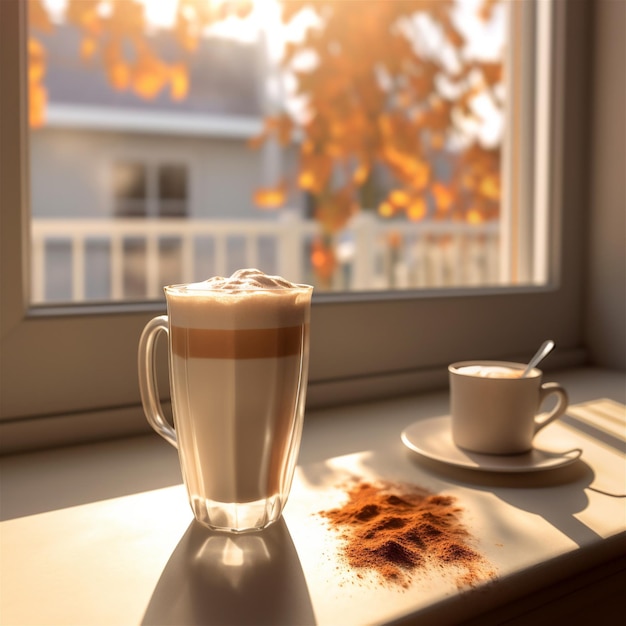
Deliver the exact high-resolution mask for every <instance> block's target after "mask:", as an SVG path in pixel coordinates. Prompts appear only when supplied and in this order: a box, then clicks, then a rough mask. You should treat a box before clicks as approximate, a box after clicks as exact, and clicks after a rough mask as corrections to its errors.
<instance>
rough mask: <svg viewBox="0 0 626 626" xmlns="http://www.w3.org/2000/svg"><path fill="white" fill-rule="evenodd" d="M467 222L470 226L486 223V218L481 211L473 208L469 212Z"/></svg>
mask: <svg viewBox="0 0 626 626" xmlns="http://www.w3.org/2000/svg"><path fill="white" fill-rule="evenodd" d="M467 221H468V222H469V223H470V224H480V223H482V222H484V221H485V218H484V217H483V214H482V211H481V210H480V209H478V208H475V207H473V208H471V209H470V210H469V211H468V212H467Z"/></svg>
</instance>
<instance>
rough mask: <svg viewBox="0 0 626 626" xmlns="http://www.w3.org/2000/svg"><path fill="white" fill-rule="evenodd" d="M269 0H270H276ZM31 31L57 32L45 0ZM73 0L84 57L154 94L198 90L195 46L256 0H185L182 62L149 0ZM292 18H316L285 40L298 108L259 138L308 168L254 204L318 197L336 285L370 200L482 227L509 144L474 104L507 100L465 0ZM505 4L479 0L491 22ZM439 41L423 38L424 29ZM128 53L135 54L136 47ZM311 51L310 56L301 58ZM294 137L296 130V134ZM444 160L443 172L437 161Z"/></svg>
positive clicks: (291, 4)
mask: <svg viewBox="0 0 626 626" xmlns="http://www.w3.org/2000/svg"><path fill="white" fill-rule="evenodd" d="M265 1H267V0H265ZM29 4H30V16H31V17H30V22H31V26H32V28H33V30H34V31H35V32H36V31H37V30H50V29H51V28H53V26H52V24H51V22H50V20H49V18H48V16H47V14H46V11H45V9H44V6H43V5H42V4H41V0H30V2H29ZM104 4H106V5H107V6H108V10H107V11H103V10H102V5H103V3H102V2H101V0H68V4H67V9H66V20H67V21H68V22H69V23H71V24H74V25H76V26H78V27H79V28H80V29H81V32H82V33H83V38H82V43H81V46H80V50H79V51H78V53H79V54H80V55H81V56H82V57H83V58H85V59H94V58H99V59H100V60H101V61H102V63H101V67H102V69H103V71H104V72H106V75H107V77H108V80H109V83H110V84H111V86H112V88H114V89H120V90H126V89H128V90H132V91H133V92H134V93H136V94H137V95H138V96H140V97H143V98H153V97H155V96H156V95H158V94H159V93H161V92H162V91H163V90H165V89H167V90H169V93H170V95H171V97H172V98H173V99H183V98H185V97H186V94H187V92H188V89H189V77H188V73H187V63H188V55H190V54H193V53H194V50H195V49H196V47H197V45H198V41H199V38H200V37H201V36H202V33H203V31H204V29H205V27H207V26H209V25H211V24H213V23H216V22H218V21H220V20H223V19H224V18H225V17H228V16H237V17H239V18H245V17H247V16H248V15H249V14H250V12H251V10H252V6H253V3H252V1H251V0H221V1H220V0H178V6H177V11H176V20H175V24H174V27H173V28H174V33H175V36H176V38H177V40H178V42H179V44H180V55H179V58H178V59H177V60H175V61H171V60H170V61H167V62H166V61H165V60H164V59H162V58H160V57H159V53H158V51H157V50H155V49H154V48H153V47H152V46H151V44H150V39H149V38H148V37H147V35H146V32H147V29H146V26H147V25H146V18H145V11H144V5H143V4H142V3H141V2H138V1H136V0H115V1H114V2H108V3H104ZM280 4H281V5H282V22H283V24H284V25H285V27H287V26H288V25H289V24H290V23H291V21H292V20H293V19H295V17H296V16H297V15H298V14H299V13H300V12H302V11H309V14H310V15H311V16H313V18H314V19H311V20H310V22H311V25H310V27H309V28H308V29H307V32H306V35H305V37H304V38H303V39H302V40H299V41H291V42H289V43H288V45H287V46H286V49H285V53H284V55H283V58H282V61H281V66H282V70H283V72H285V73H286V74H290V75H291V76H293V77H294V79H295V85H296V87H295V90H294V91H293V93H292V94H291V97H292V98H296V99H298V100H299V101H300V102H303V103H304V106H303V107H302V108H301V109H300V111H299V112H298V113H294V112H293V111H290V110H288V109H287V108H285V110H284V111H282V112H281V113H279V114H278V115H273V116H270V117H268V118H267V119H266V121H265V127H264V131H263V133H262V134H261V136H259V137H257V138H255V140H254V141H253V142H252V145H253V147H258V146H260V145H261V144H262V143H263V142H265V141H270V140H271V141H277V142H279V143H280V145H282V146H287V145H290V144H292V143H295V144H296V145H297V146H298V150H299V160H298V165H297V170H296V171H294V172H293V173H292V175H291V177H290V179H289V180H282V181H276V185H275V186H274V187H272V188H267V189H260V190H258V192H257V193H256V194H255V201H256V202H257V204H258V205H259V206H261V207H264V208H280V207H281V206H282V205H283V204H284V202H285V198H286V195H287V191H288V189H289V187H290V185H291V186H295V187H297V188H299V189H301V190H304V191H306V192H307V193H309V194H311V196H312V197H313V199H314V206H315V209H314V217H315V219H316V220H317V221H318V222H319V223H320V225H321V230H322V235H321V236H320V238H319V239H318V240H316V241H315V243H314V246H313V250H312V264H313V267H314V270H315V271H316V273H317V275H318V278H319V279H320V280H321V281H322V282H324V281H329V280H330V278H331V277H332V275H333V273H334V271H335V269H336V264H337V263H336V258H335V251H334V249H333V236H334V234H335V233H337V232H338V231H340V230H341V229H343V228H344V227H345V225H346V224H347V222H348V220H349V219H350V218H351V217H352V216H353V215H354V214H355V213H356V212H357V211H359V210H361V209H363V208H368V209H369V208H371V209H375V210H376V211H377V213H378V215H380V216H381V217H382V218H393V217H396V218H403V219H407V220H414V221H417V220H423V219H426V218H429V219H434V220H444V219H445V220H462V221H466V222H470V223H479V222H482V221H485V220H490V219H494V218H496V217H497V216H498V213H499V199H500V185H501V183H500V168H499V163H500V146H499V143H495V144H494V145H485V144H484V143H483V142H481V141H480V140H479V139H478V137H477V136H476V135H475V134H472V132H470V131H468V127H469V126H470V125H471V123H472V121H474V122H480V119H478V118H479V115H478V113H477V109H476V107H475V106H474V105H475V103H476V101H477V99H478V98H479V97H481V98H488V99H489V101H490V102H491V105H492V107H493V108H495V109H497V110H501V109H502V107H503V105H504V102H503V90H502V65H501V62H500V61H484V60H478V59H472V58H471V57H468V55H467V54H465V51H466V43H467V42H466V41H465V37H464V35H463V32H462V30H461V29H460V28H459V26H458V24H457V22H456V21H455V10H456V4H457V2H456V1H455V0H400V1H397V0H286V1H283V2H281V3H280ZM496 4H498V0H482V2H481V4H480V6H479V13H480V17H481V19H482V20H484V21H485V22H488V21H489V20H491V19H492V15H493V11H494V9H495V5H496ZM425 30H427V31H428V32H429V33H431V34H434V36H435V38H436V40H437V43H436V45H434V46H433V45H432V44H431V45H426V43H425V37H424V31H425ZM128 49H130V50H131V53H130V54H128V53H127V52H126V51H127V50H128ZM29 54H30V71H29V84H30V102H31V108H30V112H31V124H32V125H35V126H36V125H38V124H41V123H42V122H43V119H44V110H45V100H46V94H45V88H44V86H43V84H44V76H45V49H44V48H43V46H42V45H41V43H39V42H38V41H37V39H36V38H35V37H31V40H30V42H29ZM307 55H308V58H309V59H313V62H312V63H311V62H310V63H309V64H308V67H307V66H303V64H302V59H303V58H304V57H306V56H307ZM296 134H297V139H296ZM435 164H439V167H435Z"/></svg>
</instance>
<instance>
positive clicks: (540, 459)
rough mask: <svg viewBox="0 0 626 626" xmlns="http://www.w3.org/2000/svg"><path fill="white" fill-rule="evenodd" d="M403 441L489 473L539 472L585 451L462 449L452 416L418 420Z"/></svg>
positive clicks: (425, 454)
mask: <svg viewBox="0 0 626 626" xmlns="http://www.w3.org/2000/svg"><path fill="white" fill-rule="evenodd" d="M402 442H403V443H404V445H405V446H407V448H409V449H410V450H413V452H417V454H419V455H420V456H423V457H426V458H428V459H432V460H435V461H440V462H441V463H446V464H448V465H455V466H457V467H465V468H468V469H474V470H482V471H487V472H537V471H542V470H547V469H553V468H557V467H563V466H564V465H569V464H570V463H573V462H574V461H576V459H578V458H579V457H580V455H581V454H582V450H581V449H580V448H574V449H572V450H568V451H566V452H557V451H554V450H545V449H541V448H533V449H532V450H530V451H529V452H525V453H523V454H513V455H505V456H497V455H493V454H478V453H477V452H469V451H467V450H462V449H461V448H458V447H457V446H456V445H455V444H454V442H453V441H452V429H451V418H450V416H449V415H443V416H440V417H431V418H428V419H424V420H420V421H419V422H415V423H414V424H412V425H411V426H409V427H408V428H406V429H405V430H404V432H403V433H402Z"/></svg>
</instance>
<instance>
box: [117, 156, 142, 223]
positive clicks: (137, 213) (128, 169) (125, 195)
mask: <svg viewBox="0 0 626 626" xmlns="http://www.w3.org/2000/svg"><path fill="white" fill-rule="evenodd" d="M113 203H114V208H113V211H114V214H115V217H146V215H147V213H148V175H147V168H146V166H145V165H143V164H142V163H126V162H119V163H115V164H114V165H113Z"/></svg>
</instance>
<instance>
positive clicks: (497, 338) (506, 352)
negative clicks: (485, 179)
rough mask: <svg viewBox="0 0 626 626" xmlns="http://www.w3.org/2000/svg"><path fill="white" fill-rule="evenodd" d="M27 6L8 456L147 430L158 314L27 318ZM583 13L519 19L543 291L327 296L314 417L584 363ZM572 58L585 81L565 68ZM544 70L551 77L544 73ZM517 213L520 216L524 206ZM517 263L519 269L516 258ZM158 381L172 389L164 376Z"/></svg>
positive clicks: (115, 310) (11, 190)
mask: <svg viewBox="0 0 626 626" xmlns="http://www.w3.org/2000/svg"><path fill="white" fill-rule="evenodd" d="M24 4H25V3H22V2H19V1H18V0H5V1H3V2H2V3H0V11H1V17H2V19H1V20H0V24H1V25H0V28H1V29H2V33H1V34H2V37H1V44H0V45H1V46H2V56H1V60H0V64H1V66H0V70H1V71H2V77H3V78H2V80H3V89H2V91H1V93H0V98H1V99H2V101H1V103H0V104H1V105H2V106H1V109H2V116H1V118H0V121H1V124H2V128H1V130H2V133H1V137H2V154H1V159H2V160H1V170H0V171H1V176H2V181H1V182H2V185H0V190H1V193H2V211H1V216H2V232H1V236H2V250H1V253H2V267H1V271H2V282H1V288H2V305H1V306H2V318H1V324H2V345H1V348H2V375H1V381H0V383H1V385H2V390H1V402H2V422H0V428H2V431H3V440H4V444H3V445H5V446H11V445H13V446H19V445H25V444H26V443H28V442H29V443H31V444H32V443H37V442H39V443H40V444H46V443H51V442H55V441H69V440H76V439H77V438H80V437H82V436H104V435H106V434H112V433H120V432H128V431H129V430H130V431H132V430H134V429H137V428H138V427H139V426H138V425H139V424H140V423H143V417H142V414H141V410H140V408H139V400H138V391H137V381H136V372H135V370H136V346H137V338H138V336H139V333H140V331H141V329H142V327H143V325H144V324H145V322H146V321H147V319H149V318H150V317H151V316H152V315H154V314H156V313H157V312H160V311H162V308H161V305H158V304H150V303H135V304H133V303H125V304H118V305H113V304H108V305H103V306H97V307H96V306H90V305H85V306H82V307H67V306H57V307H46V308H31V307H30V306H29V303H28V302H29V298H28V294H29V291H30V286H29V280H30V279H29V276H30V273H29V271H28V270H29V264H30V263H31V261H30V243H29V238H28V228H29V224H28V217H27V215H28V204H29V199H28V196H29V194H28V191H27V190H28V184H27V177H28V167H27V164H28V154H27V153H26V150H27V142H26V140H25V136H26V123H27V120H26V119H25V114H26V110H27V109H26V107H25V97H26V71H25V46H26V23H25V19H24ZM520 4H521V3H514V6H519V5H520ZM528 4H531V3H523V5H524V6H526V5H528ZM579 4H580V3H568V6H567V11H566V8H565V3H559V2H556V3H548V2H541V3H537V5H536V6H535V5H534V3H533V9H535V10H534V11H531V12H530V13H531V14H530V15H525V18H524V19H525V20H526V21H525V26H524V28H525V32H527V34H528V36H529V37H530V42H531V46H530V48H526V47H525V46H526V45H527V44H528V42H526V44H522V43H521V39H520V38H518V39H517V41H518V42H520V44H519V48H520V49H519V50H518V52H519V55H518V57H516V59H515V63H517V64H519V66H516V72H515V76H516V77H517V78H518V79H519V80H522V79H523V81H529V80H531V78H532V80H531V82H532V84H533V85H536V83H537V80H538V79H539V83H540V84H539V86H538V87H537V89H538V90H539V91H541V89H544V88H546V86H547V87H548V88H549V91H548V99H547V101H546V100H544V99H543V98H544V95H543V92H542V93H539V91H538V93H537V96H538V97H537V99H536V100H537V104H538V105H540V106H541V107H543V109H542V110H541V111H539V113H538V114H537V117H538V118H539V117H540V116H541V114H542V113H543V115H544V118H545V124H546V125H545V127H542V128H540V131H541V132H539V133H538V134H539V139H540V145H539V146H537V147H538V149H539V153H538V156H537V157H533V158H532V159H530V160H528V153H524V150H523V147H524V146H525V144H527V143H529V139H530V137H529V136H532V137H534V136H535V134H534V131H533V132H532V133H529V132H528V128H531V126H528V125H526V122H529V123H530V122H533V123H532V128H536V126H537V125H536V123H535V122H536V120H535V113H533V114H532V115H531V114H528V118H529V119H526V120H525V121H523V120H520V119H518V123H519V128H518V129H517V136H515V141H516V143H515V145H514V146H513V149H512V150H511V151H510V154H509V156H508V157H507V158H509V159H514V160H515V159H517V160H521V161H522V163H524V164H526V167H527V169H530V170H532V171H530V172H526V174H527V179H528V180H532V181H533V182H534V183H535V184H534V185H533V186H532V189H535V190H536V191H535V197H531V198H528V197H527V198H526V199H525V201H526V202H532V203H535V202H538V201H542V202H546V203H547V204H548V206H550V208H551V211H550V213H549V214H548V215H549V221H550V224H549V225H550V226H551V228H549V229H546V228H545V226H546V225H545V224H530V225H528V228H533V229H534V230H535V231H537V232H539V233H543V232H546V233H548V234H547V235H546V236H548V237H550V240H549V241H550V246H549V247H548V250H549V255H548V256H549V259H548V260H549V263H548V264H547V267H548V268H549V273H548V276H547V278H548V284H547V286H532V282H533V281H529V282H528V283H526V285H525V286H521V287H509V288H496V287H491V288H483V289H478V290H469V291H468V290H459V289H456V290H444V291H432V290H422V291H420V292H415V291H406V292H391V293H379V294H369V293H355V294H341V295H339V294H333V293H327V294H318V295H317V296H316V297H315V299H314V306H313V319H312V352H311V370H310V387H309V398H310V404H311V406H315V405H318V406H319V405H322V404H330V403H333V402H342V401H346V400H358V399H367V398H371V397H377V396H382V395H393V394H397V393H404V392H408V391H413V390H417V389H420V388H424V387H428V386H431V385H437V384H444V383H445V365H446V364H447V363H449V362H452V361H454V360H457V359H461V358H472V357H477V356H480V357H485V358H488V357H494V358H495V357H506V356H513V355H517V354H528V353H529V352H530V351H531V350H532V349H534V347H535V346H536V345H538V344H539V343H540V341H541V340H543V339H545V338H546V337H547V336H551V337H552V338H553V339H554V340H555V341H556V343H557V345H558V346H559V347H560V353H561V355H563V356H562V358H563V359H565V362H567V359H568V358H569V359H570V362H572V360H576V359H577V358H579V356H580V352H579V351H578V348H579V341H580V336H579V328H580V321H581V317H580V315H581V313H580V308H579V306H578V303H579V302H580V301H581V280H582V279H581V276H582V255H580V253H579V252H580V249H581V241H582V225H583V224H584V213H583V205H582V203H583V200H582V198H583V195H584V193H583V192H584V183H583V182H581V180H580V179H581V169H580V168H581V164H580V161H578V160H577V159H578V156H577V155H578V154H580V152H581V151H582V149H581V146H582V145H583V143H584V137H581V134H580V131H579V129H580V128H581V127H582V126H584V124H583V119H584V118H583V114H584V112H583V111H581V110H579V109H576V107H574V108H573V109H572V108H570V109H569V110H568V112H567V115H564V114H563V109H562V103H563V99H564V98H565V97H567V98H568V102H574V103H575V102H578V101H580V99H581V96H582V95H583V94H584V92H583V88H584V80H583V79H582V78H581V77H580V72H579V71H578V68H579V67H585V58H586V57H585V54H586V46H585V36H584V32H585V31H584V30H582V27H581V23H582V21H583V20H582V19H581V14H582V13H581V9H579ZM536 19H538V20H539V23H540V26H539V27H537V26H536V22H535V20H536ZM583 19H584V18H583ZM542 24H543V25H542ZM544 28H545V30H544ZM581 33H582V34H581ZM566 35H567V37H566ZM535 38H536V39H537V42H536V43H537V45H536V46H535V45H534V43H532V42H534V41H535ZM564 45H566V48H563V46H564ZM534 50H537V58H535V57H534V55H533V54H532V51H534ZM565 52H567V54H565ZM545 54H548V55H549V56H548V57H546V56H545ZM565 59H567V61H568V64H569V63H571V67H573V68H576V70H577V71H576V72H570V71H569V67H570V65H567V66H564V65H563V63H564V60H565ZM536 66H539V67H541V68H542V71H541V72H535V67H536ZM517 70H519V71H517ZM525 84H526V83H525ZM540 88H541V89H540ZM546 107H547V108H546ZM534 110H535V109H533V111H534ZM561 124H563V125H564V127H561V126H560V125H561ZM530 143H532V144H533V145H535V144H536V142H534V141H532V142H530ZM564 146H565V147H564ZM526 147H527V146H526ZM224 158H227V156H225V157H224ZM529 165H533V167H528V166H529ZM548 165H549V166H550V168H551V169H550V170H549V172H550V174H549V176H546V177H543V178H542V171H541V168H547V166H548ZM566 180H567V185H565V184H564V181H566ZM542 185H543V190H540V189H539V188H540V187H541V186H542ZM164 186H165V185H164ZM172 187H174V188H177V185H174V184H172ZM520 187H521V189H519V190H518V191H519V192H520V193H513V194H512V195H513V196H514V197H517V198H519V197H520V195H522V194H521V192H527V188H526V187H525V185H523V184H521V183H520ZM542 194H543V195H542ZM172 195H175V194H172ZM519 202H521V203H522V204H521V205H520V206H519V210H520V211H521V209H522V208H523V200H519ZM562 206H567V219H565V216H563V218H561V207H562ZM524 245H525V244H524ZM522 257H523V255H521V254H520V255H519V258H522ZM513 262H514V263H518V261H517V260H515V257H514V260H513ZM530 271H532V268H530ZM161 380H162V384H163V387H162V388H163V389H165V388H166V387H165V385H166V384H167V382H166V381H167V375H166V371H165V368H163V369H162V371H161Z"/></svg>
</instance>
